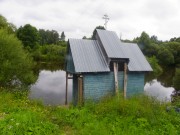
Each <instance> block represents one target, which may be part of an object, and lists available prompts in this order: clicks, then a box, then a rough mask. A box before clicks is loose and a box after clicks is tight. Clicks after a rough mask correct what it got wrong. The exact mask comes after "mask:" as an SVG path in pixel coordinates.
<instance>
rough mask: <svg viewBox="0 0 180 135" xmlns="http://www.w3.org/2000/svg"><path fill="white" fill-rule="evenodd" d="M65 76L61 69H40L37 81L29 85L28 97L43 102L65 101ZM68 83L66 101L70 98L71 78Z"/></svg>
mask: <svg viewBox="0 0 180 135" xmlns="http://www.w3.org/2000/svg"><path fill="white" fill-rule="evenodd" d="M65 77H66V74H65V72H64V71H62V70H58V71H49V70H41V71H40V72H39V77H38V80H37V82H36V83H35V84H34V85H32V86H31V90H30V95H29V97H30V99H38V100H41V101H42V102H43V103H44V104H46V105H48V104H50V105H58V104H64V103H65V84H66V82H65ZM68 83H69V85H68V102H71V100H72V80H69V82H68Z"/></svg>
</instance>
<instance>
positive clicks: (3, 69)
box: [0, 29, 35, 86]
mask: <svg viewBox="0 0 180 135" xmlns="http://www.w3.org/2000/svg"><path fill="white" fill-rule="evenodd" d="M0 63H1V66H0V86H10V85H13V84H15V83H20V84H26V85H28V84H31V83H33V82H34V81H35V77H34V75H33V72H32V67H33V62H32V59H31V58H30V57H29V55H28V53H26V52H25V51H24V50H23V46H22V43H21V42H20V41H19V40H18V39H17V38H16V37H15V36H14V35H13V34H8V33H7V31H5V30H3V29H1V30H0Z"/></svg>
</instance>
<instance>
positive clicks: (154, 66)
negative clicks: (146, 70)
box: [147, 56, 163, 77]
mask: <svg viewBox="0 0 180 135" xmlns="http://www.w3.org/2000/svg"><path fill="white" fill-rule="evenodd" d="M147 60H148V62H149V63H150V65H151V67H152V69H153V76H155V77H157V76H159V75H161V74H162V72H163V69H162V68H161V66H160V65H159V64H158V60H157V58H156V57H155V56H152V57H149V58H148V57H147Z"/></svg>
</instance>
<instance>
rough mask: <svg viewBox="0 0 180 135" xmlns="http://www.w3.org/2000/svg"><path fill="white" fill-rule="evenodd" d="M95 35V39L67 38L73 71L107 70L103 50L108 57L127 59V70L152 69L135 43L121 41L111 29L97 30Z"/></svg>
mask: <svg viewBox="0 0 180 135" xmlns="http://www.w3.org/2000/svg"><path fill="white" fill-rule="evenodd" d="M97 36H98V39H97V40H85V39H69V45H70V49H71V52H72V58H73V61H74V67H75V72H109V71H110V69H109V66H108V62H107V61H106V58H105V57H106V56H105V54H104V51H105V52H106V54H107V56H108V59H113V58H116V59H124V58H126V59H129V63H128V70H129V71H152V68H151V66H150V64H149V63H148V61H147V60H146V58H145V56H144V55H143V53H142V52H141V50H140V48H139V47H138V45H137V44H133V43H123V42H121V41H120V39H119V38H118V37H117V35H116V33H115V32H112V31H107V30H97ZM102 47H103V48H104V49H102Z"/></svg>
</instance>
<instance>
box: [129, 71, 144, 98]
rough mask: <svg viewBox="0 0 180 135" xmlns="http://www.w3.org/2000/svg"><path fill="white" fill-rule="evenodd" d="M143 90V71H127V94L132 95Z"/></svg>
mask: <svg viewBox="0 0 180 135" xmlns="http://www.w3.org/2000/svg"><path fill="white" fill-rule="evenodd" d="M143 92H144V73H143V72H129V73H128V82H127V96H132V95H136V94H140V93H143Z"/></svg>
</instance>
